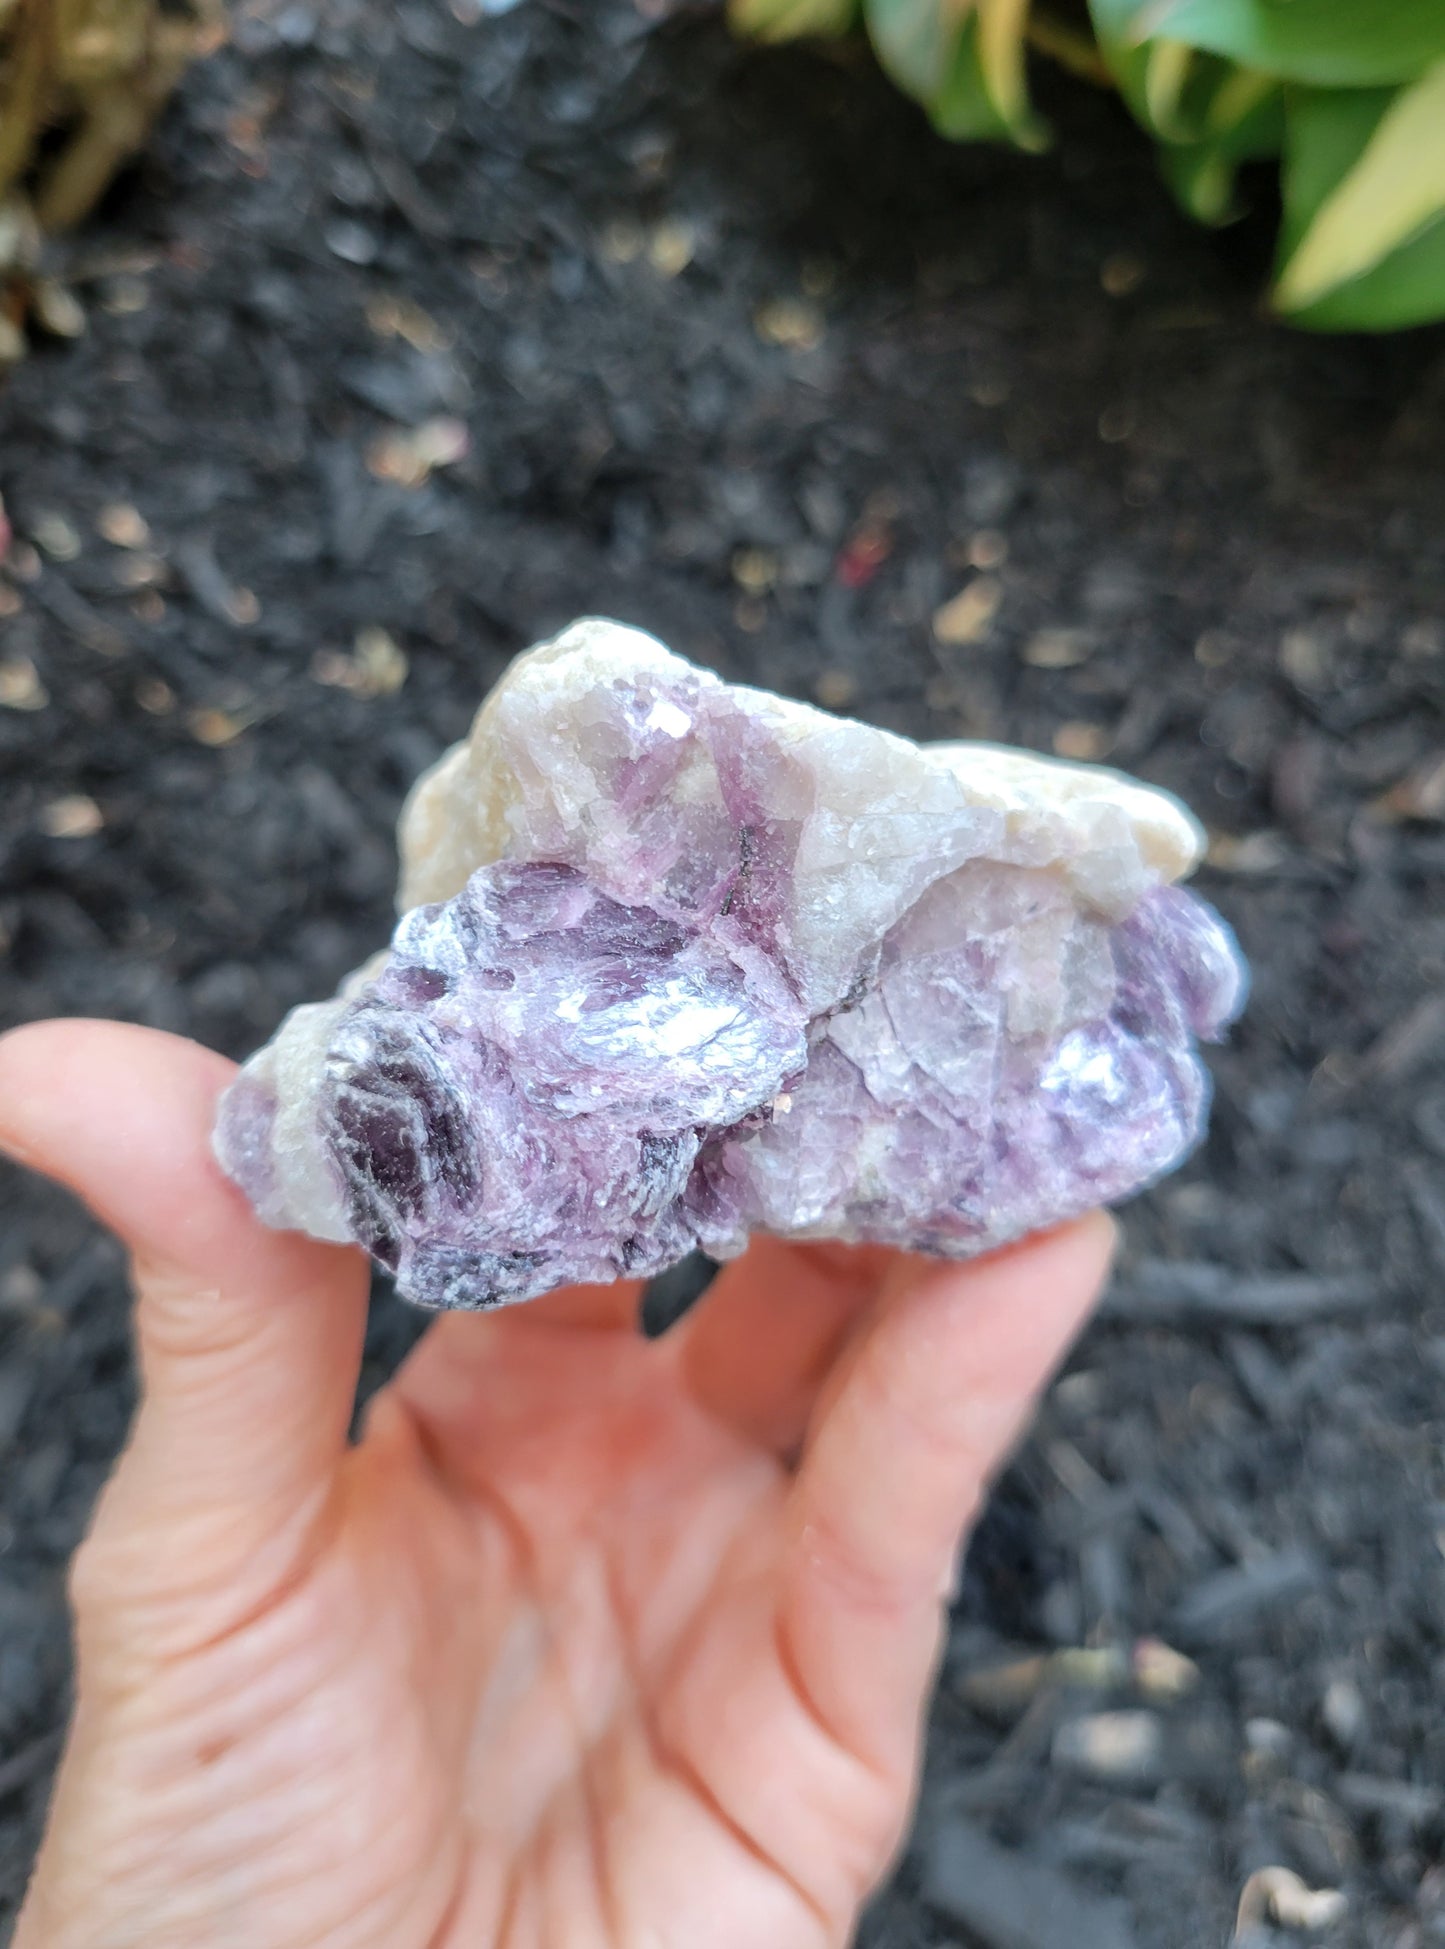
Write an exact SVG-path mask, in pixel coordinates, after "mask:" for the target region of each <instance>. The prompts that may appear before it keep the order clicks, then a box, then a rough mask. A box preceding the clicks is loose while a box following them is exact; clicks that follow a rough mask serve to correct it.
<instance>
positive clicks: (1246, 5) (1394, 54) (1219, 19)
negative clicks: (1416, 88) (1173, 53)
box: [1089, 0, 1445, 88]
mask: <svg viewBox="0 0 1445 1949" xmlns="http://www.w3.org/2000/svg"><path fill="white" fill-rule="evenodd" d="M1089 11H1090V13H1091V14H1092V16H1093V19H1094V26H1095V29H1096V31H1097V32H1098V34H1099V37H1100V39H1101V40H1106V41H1117V42H1119V43H1120V44H1121V45H1122V46H1124V47H1130V48H1137V47H1141V46H1143V45H1144V43H1145V42H1147V41H1151V40H1155V39H1160V38H1162V39H1167V40H1174V41H1187V42H1188V43H1189V45H1190V46H1191V47H1197V48H1202V49H1205V50H1206V51H1208V52H1210V53H1213V54H1222V55H1225V56H1227V57H1228V58H1229V59H1230V60H1233V61H1239V62H1242V63H1243V64H1244V65H1245V66H1246V67H1251V68H1264V69H1267V70H1268V71H1269V73H1271V74H1276V75H1279V76H1280V77H1281V79H1283V80H1286V81H1301V82H1310V83H1312V84H1314V85H1315V86H1317V87H1326V88H1329V87H1338V88H1367V87H1375V86H1378V85H1381V84H1384V83H1387V82H1398V81H1413V80H1414V79H1415V77H1416V76H1417V75H1419V74H1421V73H1422V72H1423V71H1424V69H1426V68H1427V67H1429V66H1430V65H1431V63H1432V62H1435V61H1438V60H1441V59H1445V4H1442V0H1089Z"/></svg>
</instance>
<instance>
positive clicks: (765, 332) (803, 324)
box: [753, 298, 824, 352]
mask: <svg viewBox="0 0 1445 1949" xmlns="http://www.w3.org/2000/svg"><path fill="white" fill-rule="evenodd" d="M753 323H754V325H755V327H756V329H757V334H758V337H759V338H761V339H763V340H764V341H765V342H766V343H767V344H769V345H782V346H785V347H786V348H787V349H788V350H789V351H791V352H811V351H812V350H813V349H814V347H815V346H818V345H821V344H822V342H823V329H824V328H823V314H822V312H821V311H819V309H818V307H817V306H816V305H811V304H809V303H808V302H807V300H806V299H804V298H773V299H770V300H769V302H768V303H767V304H765V305H760V306H759V308H758V310H757V312H756V314H755V316H754V319H753Z"/></svg>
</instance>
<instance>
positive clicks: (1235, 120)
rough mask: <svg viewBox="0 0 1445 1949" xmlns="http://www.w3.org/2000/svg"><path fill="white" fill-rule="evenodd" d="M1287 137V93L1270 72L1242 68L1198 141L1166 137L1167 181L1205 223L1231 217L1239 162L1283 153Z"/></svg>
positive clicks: (1219, 98) (1204, 124) (1223, 90)
mask: <svg viewBox="0 0 1445 1949" xmlns="http://www.w3.org/2000/svg"><path fill="white" fill-rule="evenodd" d="M1283 139H1284V98H1283V94H1282V92H1281V90H1280V87H1279V84H1278V83H1277V82H1275V81H1274V80H1273V79H1272V78H1271V77H1270V76H1268V75H1259V74H1253V73H1251V72H1250V70H1249V69H1247V68H1236V69H1235V70H1234V72H1233V74H1232V75H1230V76H1229V77H1228V78H1227V79H1226V81H1225V82H1224V83H1223V84H1222V85H1221V87H1220V88H1219V90H1218V91H1217V93H1216V95H1215V98H1214V103H1213V104H1212V105H1211V108H1210V111H1209V112H1208V113H1206V114H1205V115H1204V117H1203V119H1202V133H1201V134H1200V137H1199V139H1198V140H1197V141H1195V142H1189V143H1166V144H1165V145H1164V147H1163V148H1162V149H1161V151H1160V157H1159V160H1160V167H1161V168H1162V169H1163V171H1164V178H1165V181H1166V182H1167V183H1168V184H1169V186H1170V188H1171V189H1172V190H1173V191H1174V194H1175V195H1176V196H1177V197H1178V199H1179V201H1180V202H1181V203H1182V204H1183V205H1184V207H1185V209H1186V210H1188V212H1189V214H1190V215H1191V216H1193V217H1197V218H1198V219H1199V221H1200V222H1201V223H1228V222H1229V221H1230V220H1231V218H1233V217H1234V216H1236V215H1237V214H1238V210H1237V208H1236V206H1235V200H1234V179H1235V176H1236V174H1237V173H1238V170H1239V166H1240V164H1241V163H1244V162H1251V161H1254V160H1255V159H1256V158H1258V157H1260V156H1272V155H1277V154H1278V152H1279V149H1280V145H1281V143H1282V141H1283Z"/></svg>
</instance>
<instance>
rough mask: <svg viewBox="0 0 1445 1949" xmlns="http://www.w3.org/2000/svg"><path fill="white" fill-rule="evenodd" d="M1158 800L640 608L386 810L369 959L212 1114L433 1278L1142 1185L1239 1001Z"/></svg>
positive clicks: (927, 1218)
mask: <svg viewBox="0 0 1445 1949" xmlns="http://www.w3.org/2000/svg"><path fill="white" fill-rule="evenodd" d="M1199 840H1200V835H1199V832H1198V828H1197V827H1196V825H1195V823H1194V821H1193V820H1192V819H1191V818H1190V816H1189V815H1188V813H1186V812H1185V811H1184V810H1183V808H1182V807H1181V806H1180V805H1178V804H1177V803H1176V801H1174V800H1173V799H1171V798H1169V797H1168V796H1167V795H1166V794H1164V793H1161V792H1156V791H1153V790H1150V789H1148V788H1146V787H1144V786H1142V785H1138V784H1135V783H1134V782H1133V781H1131V780H1129V779H1125V778H1122V777H1120V776H1119V775H1118V774H1116V773H1113V772H1108V771H1104V770H1102V769H1099V768H1096V767H1085V766H1068V765H1060V764H1057V763H1055V762H1053V761H1051V760H1048V759H1043V758H1035V757H1032V756H1030V755H1029V754H1027V753H1024V752H1017V751H1007V750H1003V749H1000V748H998V747H995V746H988V745H973V744H954V745H931V746H930V745H914V744H910V743H908V742H907V741H906V740H904V739H901V738H897V737H894V736H891V735H890V734H889V733H887V732H884V731H878V730H873V729H870V728H869V727H867V726H865V725H862V724H855V723H851V722H848V721H845V720H841V719H837V718H833V717H830V716H828V715H826V714H825V713H823V712H820V711H816V710H812V709H810V708H809V707H807V706H805V705H802V704H797V703H791V702H788V701H787V700H785V699H783V698H779V697H774V696H771V695H769V694H768V693H766V692H763V691H757V690H748V689H743V688H741V687H738V686H734V685H729V684H725V683H722V682H721V681H720V680H719V679H718V678H716V677H715V676H713V675H711V674H710V673H708V672H706V671H703V670H699V669H696V668H695V667H694V666H692V665H691V664H689V663H686V662H684V661H683V660H682V659H681V658H680V657H676V656H674V655H672V654H671V653H670V652H669V651H668V650H666V649H665V648H664V647H663V646H662V644H660V643H658V642H657V641H656V640H655V639H653V638H652V637H650V636H646V635H643V634H642V633H641V632H639V631H636V630H631V629H625V628H623V627H622V626H621V625H620V624H616V623H609V622H600V621H592V622H583V623H577V624H575V625H574V626H573V627H572V628H571V629H569V630H567V631H566V632H565V633H564V634H563V635H562V636H560V637H559V638H557V640H556V641H555V642H552V643H549V644H545V645H543V646H542V647H541V648H539V649H536V650H533V651H531V652H530V653H529V654H528V655H527V656H524V657H519V658H518V659H517V661H516V662H515V663H514V664H513V665H512V666H511V668H510V670H509V671H508V672H507V674H506V676H505V677H504V679H503V680H502V682H501V683H500V684H499V685H498V686H497V688H496V689H495V690H494V691H493V692H492V694H491V696H490V697H489V698H488V699H487V701H486V703H485V704H484V705H483V706H482V709H481V712H480V713H479V715H478V717H477V721H476V724H475V725H474V727H473V730H472V733H471V736H470V738H469V739H468V740H467V742H466V743H465V744H462V745H459V746H457V748H456V749H455V750H453V751H452V752H450V753H449V754H448V755H447V756H446V757H444V758H443V759H442V760H441V761H440V762H439V763H438V764H437V765H436V766H435V767H434V768H433V769H432V770H431V771H430V772H428V773H427V774H426V776H425V777H424V778H422V779H421V781H420V782H419V783H418V785H417V786H416V788H415V790H414V791H413V793H412V795H411V798H410V800H409V801H408V803H407V806H406V809H405V811H404V812H403V815H402V822H401V853H402V879H401V889H400V895H399V905H400V908H401V911H402V919H401V921H400V923H399V925H398V927H397V930H396V933H395V936H394V938H393V940H392V944H391V948H390V950H389V952H387V953H385V954H383V955H381V956H378V957H377V959H376V960H375V961H373V962H371V963H369V964H368V965H367V966H366V967H365V968H363V969H362V970H360V971H359V973H358V974H357V975H355V976H353V977H352V979H351V980H350V981H349V982H348V983H347V985H346V986H345V988H344V989H343V991H342V993H341V994H340V995H339V996H338V997H337V998H336V999H335V1000H334V1001H330V1002H323V1003H320V1004H317V1005H314V1006H311V1007H306V1008H298V1009H296V1010H295V1011H294V1012H293V1013H292V1014H291V1015H290V1016H289V1017H288V1019H287V1020H286V1022H285V1023H284V1024H283V1025H282V1027H281V1029H280V1031H279V1032H278V1034H277V1036H276V1037H275V1039H274V1040H273V1041H272V1042H271V1043H269V1044H268V1045H267V1046H266V1048H264V1049H263V1050H262V1051H261V1052H260V1053H259V1054H258V1055H257V1056H255V1057H253V1058H252V1060H251V1061H250V1062H249V1063H248V1064H247V1065H246V1067H245V1069H244V1070H243V1071H242V1072H241V1075H240V1076H239V1078H238V1079H237V1081H236V1082H235V1084H234V1085H233V1086H232V1088H231V1089H230V1090H229V1091H228V1092H227V1094H226V1097H225V1099H224V1101H223V1103H222V1107H221V1112H220V1119H219V1124H218V1127H217V1133H216V1147H217V1154H218V1155H219V1157H220V1160H221V1162H222V1164H223V1165H224V1167H225V1169H226V1170H227V1171H228V1172H229V1173H230V1175H231V1176H232V1177H233V1178H234V1179H235V1180H236V1181H237V1183H238V1184H240V1185H241V1186H242V1188H243V1189H244V1190H245V1192H246V1193H247V1195H248V1196H249V1197H250V1199H251V1200H252V1202H253V1203H254V1205H255V1207H256V1209H257V1211H258V1212H259V1213H260V1215H261V1216H262V1217H263V1218H264V1219H265V1220H266V1221H267V1223H269V1224H272V1225H278V1226H290V1227H295V1228H297V1229H300V1230H303V1231H307V1232H310V1233H312V1234H313V1235H314V1236H316V1237H319V1238H329V1239H354V1240H356V1241H358V1242H359V1243H361V1244H362V1245H364V1246H365V1247H366V1248H367V1250H368V1251H369V1252H371V1253H372V1254H373V1256H374V1257H375V1258H377V1259H378V1260H380V1261H381V1263H383V1264H384V1265H386V1266H389V1267H390V1268H391V1269H392V1270H393V1271H394V1272H395V1273H396V1276H397V1284H398V1287H399V1289H400V1291H401V1292H402V1293H404V1294H405V1295H406V1297H407V1298H409V1299H412V1300H415V1301H417V1302H419V1303H420V1304H422V1305H425V1306H470V1307H475V1306H490V1305H494V1304H497V1303H499V1302H502V1301H506V1300H520V1299H528V1298H532V1297H534V1296H536V1295H537V1294H539V1293H544V1292H546V1291H548V1290H549V1289H550V1288H552V1287H554V1286H557V1285H560V1284H563V1283H565V1282H569V1281H573V1280H607V1279H612V1278H615V1277H617V1276H618V1275H620V1274H624V1273H631V1274H646V1273H652V1272H656V1271H659V1270H661V1269H662V1268H663V1267H665V1266H667V1265H670V1264H672V1263H673V1262H674V1261H675V1260H676V1259H678V1258H680V1257H681V1256H682V1255H683V1254H685V1253H687V1252H689V1251H691V1250H692V1249H693V1248H694V1247H701V1248H702V1249H703V1250H704V1251H706V1252H708V1253H710V1254H712V1255H713V1256H714V1257H727V1256H729V1255H731V1254H734V1253H736V1252H738V1251H740V1250H741V1249H742V1247H743V1245H744V1244H745V1242H746V1240H747V1237H748V1235H749V1233H750V1232H753V1231H769V1232H773V1233H777V1234H780V1235H782V1236H785V1237H791V1238H836V1239H869V1240H881V1241H886V1242H888V1243H891V1244H896V1245H904V1246H911V1247H914V1248H916V1249H919V1250H923V1251H929V1252H937V1253H942V1254H946V1255H948V1256H951V1257H964V1256H967V1255H970V1254H972V1253H976V1252H980V1251H984V1250H986V1249H987V1248H988V1247H990V1246H993V1245H998V1244H1001V1243H1003V1242H1004V1241H1005V1240H1008V1239H1012V1238H1017V1237H1019V1236H1020V1235H1021V1234H1023V1233H1025V1232H1028V1231H1031V1230H1034V1229H1036V1228H1037V1227H1039V1226H1042V1225H1048V1224H1052V1223H1055V1222H1057V1221H1059V1220H1060V1219H1063V1218H1066V1217H1069V1216H1071V1215H1073V1214H1075V1213H1077V1212H1080V1211H1083V1210H1086V1209H1087V1208H1089V1207H1090V1206H1092V1205H1096V1204H1099V1203H1102V1202H1107V1201H1109V1200H1112V1199H1117V1198H1121V1197H1123V1196H1125V1195H1126V1194H1127V1193H1129V1192H1131V1191H1134V1190H1137V1189H1138V1188H1139V1187H1140V1186H1142V1185H1144V1184H1146V1183H1148V1182H1149V1181H1150V1180H1151V1179H1153V1178H1156V1177H1158V1176H1159V1175H1160V1174H1161V1173H1162V1172H1164V1171H1167V1170H1169V1169H1170V1168H1172V1167H1173V1166H1174V1165H1175V1164H1177V1163H1178V1162H1179V1161H1180V1159H1181V1158H1182V1157H1183V1156H1184V1155H1185V1153H1186V1152H1187V1151H1188V1150H1189V1149H1190V1147H1191V1146H1192V1145H1193V1144H1194V1142H1195V1141H1196V1139H1197V1138H1198V1136H1199V1134H1200V1131H1201V1129H1202V1126H1203V1120H1204V1115H1205V1109H1206V1104H1207V1097H1208V1083H1207V1077H1206V1073H1205V1071H1204V1069H1203V1067H1202V1065H1201V1063H1200V1060H1199V1057H1198V1054H1197V1042H1198V1040H1199V1039H1200V1038H1205V1039H1208V1038H1214V1037H1217V1036H1219V1035H1220V1034H1221V1033H1222V1031H1223V1030H1224V1028H1225V1027H1226V1025H1227V1024H1228V1023H1229V1022H1230V1021H1231V1020H1232V1019H1233V1017H1234V1015H1235V1014H1236V1013H1237V1010H1238V1007H1239V1004H1240V1000H1241V997H1242V990H1243V980H1244V977H1243V967H1242V963H1241V961H1240V958H1239V955H1238V952H1237V950H1236V948H1235V945H1234V942H1233V940H1232V938H1231V936H1230V934H1229V932H1228V930H1227V929H1226V928H1225V926H1224V924H1223V923H1222V922H1221V921H1220V920H1219V919H1218V917H1217V916H1216V915H1215V914H1214V913H1213V912H1212V911H1211V910H1210V909H1209V908H1208V907H1207V906H1205V905H1204V904H1203V902H1202V901H1199V900H1197V899H1195V898H1194V897H1193V896H1192V895H1190V894H1187V893H1183V892H1181V891H1179V890H1178V889H1177V888H1176V887H1175V886H1174V885H1173V884H1172V883H1173V882H1174V881H1175V880H1177V879H1179V878H1180V877H1181V876H1182V875H1183V874H1185V873H1187V872H1188V870H1189V869H1190V868H1191V867H1192V866H1193V864H1194V862H1195V860H1196V858H1197V857H1198V851H1199Z"/></svg>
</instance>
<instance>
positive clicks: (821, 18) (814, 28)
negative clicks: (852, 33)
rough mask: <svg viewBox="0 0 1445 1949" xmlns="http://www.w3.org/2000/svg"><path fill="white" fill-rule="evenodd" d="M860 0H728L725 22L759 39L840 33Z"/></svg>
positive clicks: (856, 11) (852, 19) (854, 16)
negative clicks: (726, 20)
mask: <svg viewBox="0 0 1445 1949" xmlns="http://www.w3.org/2000/svg"><path fill="white" fill-rule="evenodd" d="M860 4H861V0H728V23H729V25H730V26H731V27H732V28H733V29H734V30H735V31H736V32H737V33H739V34H748V35H751V36H752V37H753V38H754V39H755V40H760V41H792V40H798V39H800V38H801V37H802V36H803V35H806V34H842V33H845V32H846V31H847V30H848V28H850V27H851V26H852V25H853V24H854V22H855V21H856V20H857V18H858V14H859V9H860Z"/></svg>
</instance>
